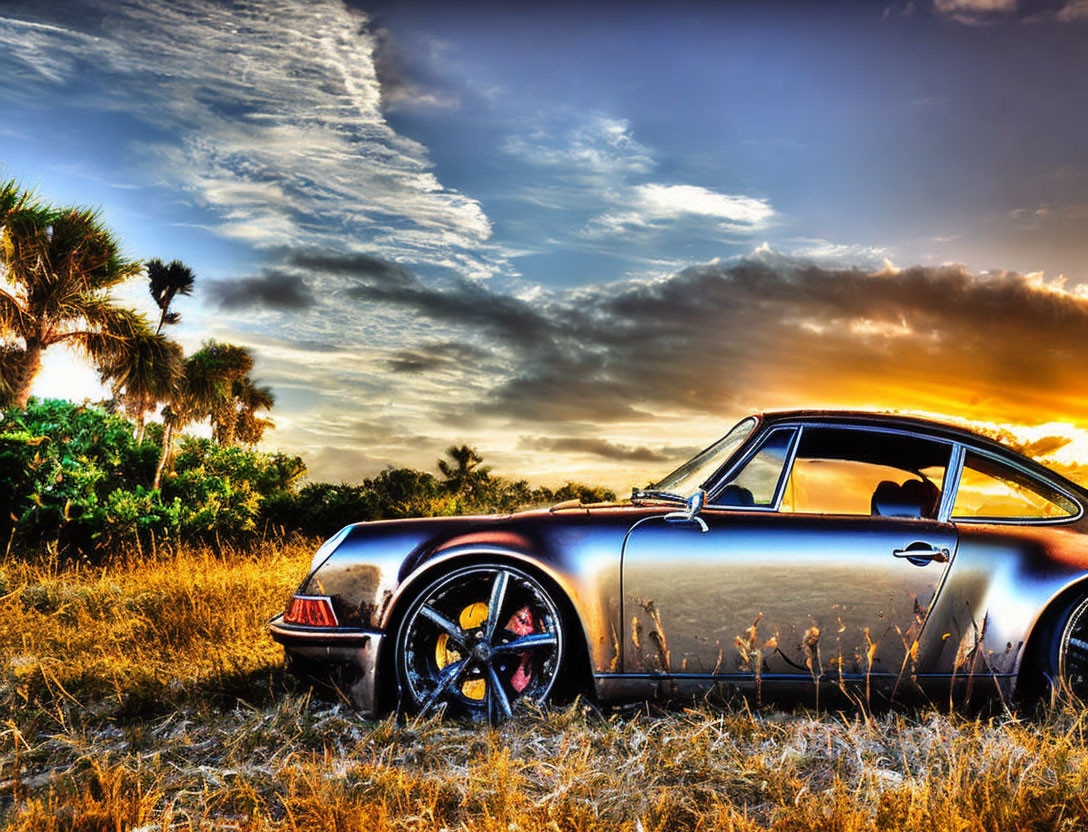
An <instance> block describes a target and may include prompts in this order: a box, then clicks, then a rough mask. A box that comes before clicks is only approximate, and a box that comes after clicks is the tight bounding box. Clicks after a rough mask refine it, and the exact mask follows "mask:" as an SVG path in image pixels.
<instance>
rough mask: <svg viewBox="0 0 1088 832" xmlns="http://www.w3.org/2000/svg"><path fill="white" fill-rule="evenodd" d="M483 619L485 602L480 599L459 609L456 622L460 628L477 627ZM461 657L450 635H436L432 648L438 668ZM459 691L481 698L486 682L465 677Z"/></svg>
mask: <svg viewBox="0 0 1088 832" xmlns="http://www.w3.org/2000/svg"><path fill="white" fill-rule="evenodd" d="M485 621H487V604H484V603H482V602H480V601H477V602H476V603H475V604H469V605H468V606H467V607H465V608H464V609H463V610H461V616H460V618H458V619H457V623H458V624H460V625H461V629H462V630H471V629H473V628H474V627H479V626H480V625H481V624H483V623H484V622H485ZM462 658H464V656H462V655H461V651H460V650H458V649H457V647H456V646H454V645H452V644H450V637H449V636H448V635H446V634H445V633H442V635H440V636H439V637H438V643H437V644H436V645H435V650H434V660H435V662H436V663H437V664H438V669H439V670H441V669H442V668H444V667H445V666H446V665H448V664H450V663H451V662H456V661H460V660H461V659H462ZM461 693H463V694H464V695H465V696H466V697H468V698H469V699H476V700H481V699H483V698H484V696H485V694H486V693H487V683H486V682H485V681H484V680H483V679H467V680H465V682H463V683H462V685H461Z"/></svg>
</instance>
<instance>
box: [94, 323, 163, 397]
mask: <svg viewBox="0 0 1088 832" xmlns="http://www.w3.org/2000/svg"><path fill="white" fill-rule="evenodd" d="M183 371H184V364H183V356H182V351H181V347H180V346H179V345H178V344H177V343H176V342H174V341H172V340H170V339H169V338H167V337H166V336H165V335H155V334H152V333H141V334H139V335H137V336H135V337H134V338H132V339H129V340H128V341H127V342H126V345H125V346H124V347H123V348H120V349H116V350H111V351H109V354H108V355H107V356H106V357H105V359H104V360H103V362H102V364H101V365H100V366H99V375H100V376H101V378H102V380H103V381H104V382H108V383H110V384H111V385H112V386H113V388H114V390H116V391H117V392H118V393H119V397H120V398H122V399H123V400H126V401H128V402H137V403H139V404H140V405H141V406H142V405H144V404H145V403H150V402H155V401H162V400H165V399H169V398H171V397H173V396H174V394H175V393H176V392H177V390H178V385H179V383H180V381H181V377H182V373H183ZM144 409H150V406H148V407H145V408H144Z"/></svg>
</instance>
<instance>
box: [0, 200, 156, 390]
mask: <svg viewBox="0 0 1088 832" xmlns="http://www.w3.org/2000/svg"><path fill="white" fill-rule="evenodd" d="M0 224H2V230H3V236H2V241H0V278H2V282H0V335H3V336H4V337H7V338H9V339H14V340H15V341H21V342H22V345H21V347H19V349H20V354H19V355H18V356H17V357H16V358H14V359H12V360H11V361H10V363H11V365H12V367H11V370H10V375H7V374H6V378H5V380H6V386H7V387H8V388H10V391H11V396H12V398H13V400H14V402H15V404H16V405H17V406H19V407H25V406H26V403H27V400H28V399H29V397H30V388H31V386H32V385H33V383H34V379H35V378H36V377H37V375H38V372H39V371H40V370H41V362H42V353H43V352H44V351H45V350H47V349H48V348H49V347H52V346H56V345H58V344H65V345H68V346H72V347H76V348H77V349H79V350H81V351H82V352H83V353H85V354H86V355H87V356H88V357H89V358H90V359H91V360H92V361H93V362H94V363H95V364H98V365H102V364H104V363H105V362H107V361H109V360H111V359H112V358H114V357H115V356H116V355H118V354H119V353H120V352H123V351H124V350H125V349H127V348H128V346H129V345H130V344H131V342H132V341H133V339H134V338H136V337H138V336H140V335H141V334H145V333H147V331H148V329H147V321H146V320H145V319H144V318H143V316H141V315H139V314H137V313H136V312H134V311H133V310H131V309H126V308H124V307H122V306H118V305H117V304H116V303H115V302H114V300H113V298H112V296H111V291H112V290H113V289H114V288H115V287H116V286H118V285H119V284H121V283H123V282H124V281H126V280H128V279H129V278H131V277H133V276H134V275H136V274H138V273H139V270H140V264H139V263H138V262H137V261H134V260H127V259H125V258H123V257H122V256H121V254H120V250H119V249H120V247H119V245H118V242H117V240H116V239H115V238H114V236H113V234H112V233H111V232H110V231H109V229H107V228H106V227H105V226H104V225H103V224H102V222H101V219H100V218H99V216H98V213H97V212H96V211H92V210H88V209H85V208H61V209H56V208H51V207H48V206H42V205H41V204H39V203H37V202H36V201H35V200H33V199H32V198H31V196H30V195H29V194H26V193H25V192H17V189H13V188H12V186H11V183H7V184H6V185H4V186H2V187H0Z"/></svg>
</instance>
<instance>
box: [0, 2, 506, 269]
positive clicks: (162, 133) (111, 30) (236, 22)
mask: <svg viewBox="0 0 1088 832" xmlns="http://www.w3.org/2000/svg"><path fill="white" fill-rule="evenodd" d="M33 12H34V15H35V16H39V17H41V18H44V19H46V20H50V21H51V22H49V23H40V22H35V23H31V22H28V21H26V20H21V19H18V16H12V17H0V45H2V46H6V47H8V48H7V50H6V52H4V51H3V50H0V52H3V54H0V72H2V73H3V74H4V76H5V77H11V78H18V79H21V81H22V83H17V84H4V85H2V88H0V101H3V100H10V99H11V98H13V97H14V98H19V99H20V100H26V99H28V98H29V97H32V96H34V95H41V94H42V93H43V92H48V94H49V95H51V96H52V97H54V98H57V97H62V96H65V95H68V96H70V97H71V106H72V107H73V108H74V109H75V110H81V109H86V108H92V109H97V110H98V111H122V112H125V113H127V114H128V115H129V116H130V117H132V118H134V119H136V120H138V121H139V122H142V123H143V124H144V125H146V126H147V127H150V128H153V129H154V131H155V133H154V136H155V138H154V139H151V138H150V135H151V134H150V133H146V132H141V134H140V135H139V136H138V137H137V138H135V139H134V141H133V147H132V152H133V155H135V156H137V157H140V158H143V159H144V160H145V163H146V164H147V165H148V167H149V169H152V170H154V172H155V175H156V176H157V177H158V178H159V179H160V180H161V181H162V183H163V184H166V185H169V186H171V187H173V188H175V189H178V190H181V191H182V192H184V193H186V194H187V195H188V196H189V198H190V199H191V200H193V201H194V202H195V203H196V204H197V205H198V206H200V207H202V208H204V209H207V210H209V211H211V212H212V213H213V214H214V215H215V216H217V217H218V221H217V222H216V224H215V225H213V226H212V228H213V230H214V231H215V232H216V233H218V234H220V235H223V236H225V237H229V238H232V239H235V240H238V241H241V242H244V243H247V244H249V245H251V246H256V247H265V248H270V247H279V246H283V245H291V246H302V245H324V246H326V247H332V248H334V249H341V250H342V249H350V248H355V249H361V250H364V251H371V252H377V251H380V252H382V254H383V255H384V256H385V257H387V258H390V259H401V258H404V259H407V260H411V261H412V262H413V263H416V264H417V265H424V264H426V265H430V266H433V267H436V268H441V269H453V270H456V271H459V272H461V273H464V274H468V275H471V276H474V277H486V276H488V275H491V274H494V273H496V271H501V270H502V268H503V266H502V262H501V261H502V255H501V254H499V253H497V250H495V249H493V248H491V247H489V245H488V244H487V240H488V238H489V237H490V236H491V225H490V223H489V221H488V219H487V217H486V216H485V215H484V212H483V210H482V208H481V207H480V205H479V203H477V202H476V201H475V200H473V199H470V198H468V197H466V196H464V195H462V194H460V193H457V192H456V191H451V190H449V189H446V188H444V187H443V186H442V184H441V183H440V182H439V181H438V180H437V178H436V177H435V175H434V174H433V173H432V172H431V170H430V168H431V162H430V159H429V157H428V153H427V150H426V149H425V148H424V147H423V146H422V145H420V144H418V143H417V142H415V141H412V140H411V139H407V138H405V137H403V136H401V135H398V134H397V133H396V132H395V131H394V130H393V129H392V128H391V127H390V126H389V125H388V124H387V123H386V121H385V118H384V115H383V114H382V110H381V102H382V95H383V91H382V88H381V83H380V80H379V78H378V74H377V70H376V67H375V57H374V53H375V49H376V45H377V41H376V38H375V36H374V35H373V34H372V33H371V32H370V31H369V28H368V26H369V21H368V19H367V18H366V17H365V16H364V15H362V14H360V13H355V12H352V11H350V10H349V9H347V8H346V7H345V6H344V5H343V4H342V3H339V2H334V0H322V2H313V3H311V2H302V0H273V2H268V3H260V4H256V5H241V6H239V5H221V4H218V3H214V2H210V0H188V1H187V2H176V3H175V2H165V0H147V2H142V3H138V4H137V3H126V4H116V3H112V2H104V0H102V2H94V0H91V2H88V3H86V4H84V6H83V7H81V9H80V10H79V14H73V13H72V12H71V11H70V10H69V9H67V8H66V7H65V6H64V5H63V4H59V3H42V4H40V5H39V6H35V7H34V10H33ZM96 18H97V19H99V20H101V19H103V18H105V19H108V25H105V26H100V25H98V24H96V23H95V22H94V21H95V20H96ZM82 28H86V29H88V30H92V31H94V34H88V33H86V32H84V31H81V29H82ZM242 32H244V33H245V35H244V36H241V35H240V34H239V33H242ZM87 62H93V63H94V65H95V73H93V74H84V75H83V76H82V77H81V73H80V67H82V66H83V65H84V64H85V63H87ZM388 64H389V59H388V56H387V59H386V71H387V75H388V74H389V73H391V72H392V70H390V69H389V66H388ZM395 87H396V88H395V89H394V90H392V91H391V92H390V94H391V95H393V96H394V97H397V96H400V97H401V98H403V97H404V96H407V95H408V94H409V93H408V92H406V91H405V85H404V83H402V82H401V83H399V86H396V85H395ZM348 241H350V243H349V242H348Z"/></svg>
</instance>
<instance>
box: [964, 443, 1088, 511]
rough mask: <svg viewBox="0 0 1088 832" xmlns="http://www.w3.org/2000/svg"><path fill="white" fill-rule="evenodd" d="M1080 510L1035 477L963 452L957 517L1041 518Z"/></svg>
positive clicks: (978, 455) (995, 461)
mask: <svg viewBox="0 0 1088 832" xmlns="http://www.w3.org/2000/svg"><path fill="white" fill-rule="evenodd" d="M1077 511H1078V508H1077V505H1076V504H1075V503H1074V502H1073V501H1072V500H1070V499H1069V498H1068V497H1066V496H1065V495H1064V494H1062V493H1060V492H1058V491H1057V490H1055V489H1054V488H1052V487H1051V486H1049V485H1047V484H1046V483H1044V482H1040V481H1039V480H1037V479H1035V478H1034V477H1030V476H1028V475H1027V474H1024V473H1021V472H1020V471H1017V470H1016V469H1015V468H1011V467H1009V466H1008V465H1005V464H1003V463H1001V462H998V461H997V460H994V459H991V458H989V457H986V456H982V455H981V454H976V453H975V452H974V451H967V453H966V454H965V455H964V460H963V472H962V473H961V474H960V487H959V490H958V491H957V492H956V503H955V505H954V506H953V507H952V517H953V518H954V519H961V520H966V519H988V518H994V519H1018V520H1038V519H1044V518H1052V517H1070V516H1072V515H1074V514H1076V513H1077Z"/></svg>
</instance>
